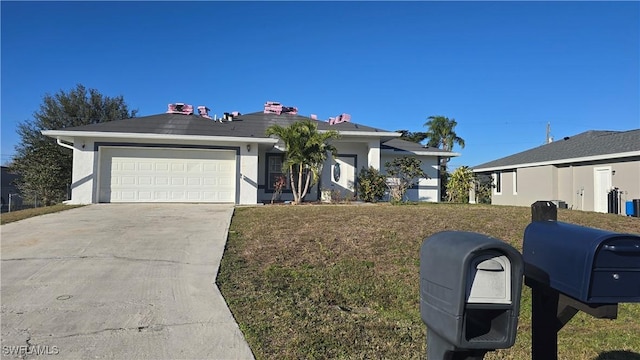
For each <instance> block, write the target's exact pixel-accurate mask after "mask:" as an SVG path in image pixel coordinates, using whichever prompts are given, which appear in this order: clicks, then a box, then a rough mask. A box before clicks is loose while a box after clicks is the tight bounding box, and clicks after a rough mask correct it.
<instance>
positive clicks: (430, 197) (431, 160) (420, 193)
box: [380, 154, 440, 202]
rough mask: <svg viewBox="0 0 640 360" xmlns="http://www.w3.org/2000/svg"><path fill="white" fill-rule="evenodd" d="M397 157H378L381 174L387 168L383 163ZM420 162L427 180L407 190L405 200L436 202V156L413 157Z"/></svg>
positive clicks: (437, 196)
mask: <svg viewBox="0 0 640 360" xmlns="http://www.w3.org/2000/svg"><path fill="white" fill-rule="evenodd" d="M396 157H398V155H393V154H383V155H382V156H381V157H380V163H381V172H382V173H383V174H385V173H386V172H387V168H386V167H385V166H384V164H385V163H387V162H388V161H391V160H393V159H395V158H396ZM414 157H417V158H418V159H419V160H420V161H421V162H422V166H421V167H420V168H421V169H422V170H423V171H424V172H425V173H426V174H427V175H428V176H429V178H428V179H420V181H419V182H418V184H417V186H414V187H413V188H411V189H409V190H407V194H406V196H407V199H408V200H409V201H426V202H438V201H439V199H440V185H439V184H440V179H439V177H438V158H437V157H436V156H414Z"/></svg>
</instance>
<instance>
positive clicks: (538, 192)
mask: <svg viewBox="0 0 640 360" xmlns="http://www.w3.org/2000/svg"><path fill="white" fill-rule="evenodd" d="M473 171H474V172H475V173H477V174H491V176H493V184H494V186H495V187H494V188H493V194H492V198H491V200H492V203H493V204H498V205H518V206H530V205H531V204H532V203H534V202H535V201H537V200H553V201H557V203H558V204H560V205H565V206H566V207H568V208H570V209H577V210H585V211H596V212H604V213H606V212H608V193H609V192H610V191H611V190H612V189H613V188H618V190H619V192H620V194H621V196H620V197H621V200H622V201H621V203H622V206H621V211H622V213H623V214H624V213H625V206H624V203H625V202H626V201H629V200H632V199H638V198H640V129H635V130H629V131H586V132H583V133H581V134H578V135H575V136H571V137H565V138H564V139H562V140H559V141H553V142H551V143H548V144H545V145H542V146H539V147H536V148H534V149H530V150H527V151H523V152H520V153H517V154H514V155H510V156H507V157H504V158H501V159H497V160H493V161H490V162H487V163H485V164H481V165H478V166H475V167H473Z"/></svg>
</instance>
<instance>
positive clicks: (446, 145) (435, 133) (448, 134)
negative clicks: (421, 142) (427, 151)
mask: <svg viewBox="0 0 640 360" xmlns="http://www.w3.org/2000/svg"><path fill="white" fill-rule="evenodd" d="M427 119H428V120H429V121H427V122H426V123H425V124H424V126H426V127H428V128H429V129H428V130H427V133H426V135H427V138H428V139H429V142H428V145H429V146H431V147H437V148H440V149H442V150H445V151H452V150H453V145H454V144H458V145H460V147H461V148H464V139H463V138H461V137H459V136H458V135H457V134H456V132H455V130H454V129H455V127H456V125H458V122H457V121H456V119H449V118H448V117H446V116H441V115H437V116H429V117H428V118H427Z"/></svg>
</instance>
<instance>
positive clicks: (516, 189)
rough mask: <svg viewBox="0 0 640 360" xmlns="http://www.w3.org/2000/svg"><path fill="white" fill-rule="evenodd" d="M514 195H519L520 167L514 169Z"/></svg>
mask: <svg viewBox="0 0 640 360" xmlns="http://www.w3.org/2000/svg"><path fill="white" fill-rule="evenodd" d="M513 195H518V169H513Z"/></svg>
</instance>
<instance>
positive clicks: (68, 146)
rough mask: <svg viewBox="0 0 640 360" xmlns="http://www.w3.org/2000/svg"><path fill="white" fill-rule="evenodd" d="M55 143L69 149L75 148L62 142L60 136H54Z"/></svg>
mask: <svg viewBox="0 0 640 360" xmlns="http://www.w3.org/2000/svg"><path fill="white" fill-rule="evenodd" d="M56 143H57V144H58V145H60V146H62V147H64V148H67V149H71V150H75V148H74V147H73V146H72V145H69V144H66V143H63V142H62V141H61V140H60V138H56Z"/></svg>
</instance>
